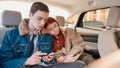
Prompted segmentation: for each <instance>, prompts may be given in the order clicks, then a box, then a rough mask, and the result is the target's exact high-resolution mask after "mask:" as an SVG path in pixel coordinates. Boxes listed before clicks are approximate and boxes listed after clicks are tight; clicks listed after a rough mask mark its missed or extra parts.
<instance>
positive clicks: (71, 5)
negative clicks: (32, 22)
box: [1, 0, 120, 16]
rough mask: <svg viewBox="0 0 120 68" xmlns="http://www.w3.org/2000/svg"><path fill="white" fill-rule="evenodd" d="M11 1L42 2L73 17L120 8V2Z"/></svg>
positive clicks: (70, 0) (110, 0)
mask: <svg viewBox="0 0 120 68" xmlns="http://www.w3.org/2000/svg"><path fill="white" fill-rule="evenodd" d="M1 1H8V0H1ZM9 1H22V2H27V3H28V2H30V3H33V2H35V1H40V2H44V3H46V4H47V5H50V6H55V7H59V8H62V9H64V10H66V11H67V12H69V14H70V15H71V16H73V15H74V14H77V13H80V12H84V11H88V10H93V9H98V8H104V7H110V6H120V0H9Z"/></svg>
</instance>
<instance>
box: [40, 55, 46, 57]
mask: <svg viewBox="0 0 120 68" xmlns="http://www.w3.org/2000/svg"><path fill="white" fill-rule="evenodd" d="M39 56H40V57H43V56H47V55H39Z"/></svg>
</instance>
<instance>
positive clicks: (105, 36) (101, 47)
mask: <svg viewBox="0 0 120 68" xmlns="http://www.w3.org/2000/svg"><path fill="white" fill-rule="evenodd" d="M119 19H120V8H118V7H111V8H110V10H109V14H108V19H107V22H106V25H107V27H108V28H109V29H108V30H105V31H102V32H101V33H99V36H98V51H99V54H100V56H101V57H102V56H104V55H107V54H109V53H112V52H113V51H116V50H118V49H119V48H118V45H117V41H118V39H117V36H116V31H117V29H119V28H118V27H120V25H119V24H120V21H119Z"/></svg>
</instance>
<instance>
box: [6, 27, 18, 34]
mask: <svg viewBox="0 0 120 68" xmlns="http://www.w3.org/2000/svg"><path fill="white" fill-rule="evenodd" d="M18 32H19V31H18V28H13V29H11V30H8V31H7V32H6V33H9V34H15V33H18Z"/></svg>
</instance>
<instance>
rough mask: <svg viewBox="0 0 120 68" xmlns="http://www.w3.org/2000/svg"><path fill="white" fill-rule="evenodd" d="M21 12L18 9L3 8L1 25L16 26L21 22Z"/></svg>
mask: <svg viewBox="0 0 120 68" xmlns="http://www.w3.org/2000/svg"><path fill="white" fill-rule="evenodd" d="M21 17H22V16H21V13H20V12H18V11H11V10H5V11H3V13H2V19H1V20H2V25H3V26H6V27H16V26H18V25H19V23H20V22H21Z"/></svg>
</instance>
